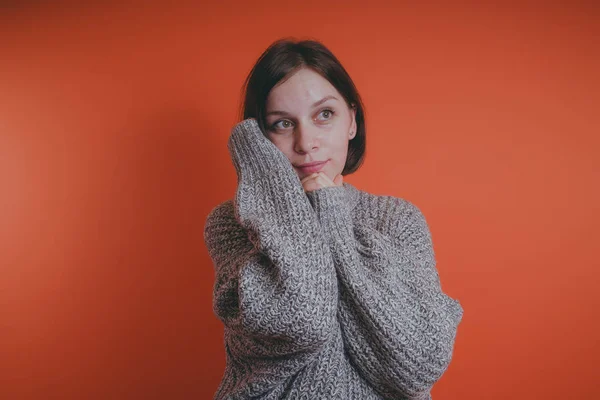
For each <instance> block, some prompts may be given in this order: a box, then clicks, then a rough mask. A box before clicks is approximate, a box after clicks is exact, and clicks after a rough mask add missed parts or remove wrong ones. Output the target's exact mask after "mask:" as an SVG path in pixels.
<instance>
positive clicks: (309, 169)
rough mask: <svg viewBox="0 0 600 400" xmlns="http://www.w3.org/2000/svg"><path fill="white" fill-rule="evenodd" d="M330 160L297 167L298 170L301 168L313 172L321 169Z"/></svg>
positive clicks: (302, 170)
mask: <svg viewBox="0 0 600 400" xmlns="http://www.w3.org/2000/svg"><path fill="white" fill-rule="evenodd" d="M328 162H329V160H327V161H324V162H322V163H321V164H316V165H311V166H309V167H296V168H298V170H300V171H301V172H304V173H307V174H312V173H313V172H318V171H320V170H321V169H322V168H323V167H324V166H325V164H327V163H328Z"/></svg>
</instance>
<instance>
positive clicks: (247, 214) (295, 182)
mask: <svg viewBox="0 0 600 400" xmlns="http://www.w3.org/2000/svg"><path fill="white" fill-rule="evenodd" d="M228 149H229V151H230V154H231V157H232V161H233V164H234V166H235V169H236V173H237V177H238V187H237V191H236V194H235V196H234V198H233V201H230V202H229V209H230V211H229V212H228V211H227V207H224V206H218V207H216V208H215V209H213V210H212V211H211V213H210V214H209V215H208V217H207V220H206V224H205V229H204V240H205V243H206V246H207V249H208V251H209V254H210V257H211V259H212V260H213V263H214V266H215V285H214V292H213V310H214V312H215V314H216V315H217V316H218V318H219V319H220V320H221V321H222V322H223V323H224V325H225V342H226V348H227V356H228V358H229V359H230V360H231V362H232V363H234V364H237V365H242V366H243V367H242V368H241V370H242V371H244V372H243V373H246V372H247V373H248V374H249V375H248V376H246V377H243V378H242V377H240V381H241V380H245V382H244V386H246V387H249V388H250V390H252V392H251V393H247V395H249V396H254V395H259V394H261V393H263V392H264V391H265V390H267V389H268V386H269V385H271V386H272V384H273V382H275V381H276V380H277V379H279V378H280V377H281V375H282V374H288V375H289V374H292V373H294V372H297V371H298V370H299V369H300V368H301V367H302V366H303V364H306V363H307V362H308V361H310V360H311V359H312V358H313V357H314V355H315V354H316V353H317V352H318V351H320V350H321V349H322V347H323V345H324V344H325V343H326V342H327V341H328V340H329V339H330V337H331V336H332V332H333V329H334V328H337V319H336V314H337V305H338V286H337V285H338V282H337V278H336V272H335V267H334V265H333V260H332V257H331V253H330V250H329V248H328V247H327V245H326V243H325V241H324V239H323V233H322V231H321V228H320V225H319V222H318V219H317V216H316V213H315V212H314V210H313V209H312V207H311V204H310V202H309V200H308V198H307V197H306V195H305V192H304V189H303V187H302V184H301V182H300V180H299V178H298V176H297V174H296V173H295V171H294V170H293V167H292V165H291V163H290V162H289V160H288V159H287V158H286V157H285V155H284V154H283V153H282V152H281V151H279V149H277V148H276V147H275V145H274V144H273V143H271V142H270V141H269V140H268V139H267V138H266V137H265V136H264V135H263V133H262V131H261V130H260V128H259V126H258V124H257V123H256V120H255V119H247V120H244V121H242V122H240V123H239V124H237V125H236V126H235V127H234V128H233V130H232V133H231V136H230V139H229V142H228ZM225 204H227V203H225ZM337 329H339V328H337ZM251 371H252V373H250V372H251ZM238 375H239V374H238ZM252 379H258V380H259V381H260V382H259V383H256V385H254V386H253V385H250V384H249V382H248V380H252ZM257 382H258V381H257ZM230 384H231V385H233V384H234V383H230ZM263 384H264V385H263Z"/></svg>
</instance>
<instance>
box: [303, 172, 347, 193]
mask: <svg viewBox="0 0 600 400" xmlns="http://www.w3.org/2000/svg"><path fill="white" fill-rule="evenodd" d="M343 182H344V177H343V176H342V174H339V175H338V176H336V177H335V178H334V180H333V181H332V180H331V179H330V178H329V177H328V176H327V174H325V173H324V172H321V171H319V172H315V173H313V174H311V175H309V176H307V177H304V179H302V186H303V187H304V191H305V192H310V191H313V190H317V189H321V188H324V187H328V186H342V185H343Z"/></svg>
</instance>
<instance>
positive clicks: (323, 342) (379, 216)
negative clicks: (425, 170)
mask: <svg viewBox="0 0 600 400" xmlns="http://www.w3.org/2000/svg"><path fill="white" fill-rule="evenodd" d="M228 149H229V152H230V154H231V157H232V161H233V164H234V167H235V169H236V173H237V178H238V187H237V191H236V193H235V196H234V197H233V199H230V200H228V201H225V202H223V203H221V204H219V205H218V206H216V207H215V208H214V209H213V210H211V212H210V213H209V215H208V217H207V219H206V224H205V228H204V240H205V244H206V246H207V249H208V252H209V255H210V257H211V260H212V262H213V264H214V267H215V282H214V292H213V311H214V313H215V314H216V316H217V317H218V318H219V319H220V320H221V321H222V323H223V324H224V344H225V351H226V367H225V372H224V375H223V379H222V381H221V383H220V385H219V387H218V389H217V391H216V393H215V395H214V399H216V400H220V399H307V400H313V399H344V400H353V399H358V400H368V399H421V400H429V399H431V395H430V391H431V388H432V386H433V384H434V383H435V382H436V381H438V380H439V379H440V377H441V376H442V374H443V373H444V372H445V370H446V369H447V367H448V365H449V363H450V361H451V358H452V352H453V347H454V340H455V336H456V331H457V326H458V324H459V322H460V321H461V319H462V315H463V309H462V307H461V305H460V303H459V302H458V301H457V300H454V299H452V298H450V297H449V296H447V295H446V294H444V293H443V292H442V288H441V285H440V280H439V276H438V273H437V270H436V267H435V258H434V252H433V246H432V241H431V235H430V232H429V229H428V225H427V223H426V221H425V218H424V216H423V214H422V213H421V212H420V210H419V209H418V208H417V207H416V206H415V205H413V204H412V203H410V202H409V201H407V200H403V199H401V198H396V197H392V196H383V195H373V194H369V193H367V192H363V191H361V190H358V189H357V188H355V187H354V186H353V185H351V184H349V183H346V182H345V183H343V186H334V187H325V188H320V189H318V190H315V191H309V192H305V191H304V188H303V186H302V184H301V182H300V179H299V177H298V175H297V174H296V172H295V171H294V169H293V167H292V165H291V163H290V162H289V160H288V159H287V158H286V157H285V155H284V154H283V153H282V152H281V151H279V149H277V148H276V147H275V145H274V144H273V143H272V142H270V141H269V140H268V139H267V138H266V137H265V136H264V135H263V133H262V131H261V130H260V128H259V126H258V124H257V122H256V120H255V119H246V120H244V121H242V122H239V123H238V124H237V125H236V126H235V127H234V128H233V129H232V131H231V136H230V138H229V142H228Z"/></svg>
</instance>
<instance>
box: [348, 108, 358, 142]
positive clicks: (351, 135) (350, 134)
mask: <svg viewBox="0 0 600 400" xmlns="http://www.w3.org/2000/svg"><path fill="white" fill-rule="evenodd" d="M350 107H351V108H350V118H351V119H352V122H351V123H350V131H349V132H348V139H350V140H351V139H354V136H356V130H357V125H356V105H355V104H352V105H351V106H350Z"/></svg>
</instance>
